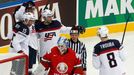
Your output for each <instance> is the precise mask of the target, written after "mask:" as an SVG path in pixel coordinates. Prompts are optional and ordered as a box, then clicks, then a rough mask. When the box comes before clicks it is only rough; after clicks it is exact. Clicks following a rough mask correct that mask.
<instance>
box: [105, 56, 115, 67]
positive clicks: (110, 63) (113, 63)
mask: <svg viewBox="0 0 134 75" xmlns="http://www.w3.org/2000/svg"><path fill="white" fill-rule="evenodd" d="M107 58H108V60H109V66H110V67H111V68H113V67H116V66H117V62H116V60H115V56H114V53H108V54H107Z"/></svg>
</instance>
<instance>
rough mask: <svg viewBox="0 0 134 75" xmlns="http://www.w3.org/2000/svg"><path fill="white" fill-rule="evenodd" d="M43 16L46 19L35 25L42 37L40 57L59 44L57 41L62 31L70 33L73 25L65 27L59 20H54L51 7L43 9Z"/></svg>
mask: <svg viewBox="0 0 134 75" xmlns="http://www.w3.org/2000/svg"><path fill="white" fill-rule="evenodd" d="M41 16H42V18H43V19H44V21H38V22H36V25H35V28H36V31H37V32H38V34H39V38H40V57H42V56H43V55H44V54H45V53H46V52H47V51H50V50H51V48H52V47H53V46H56V45H57V43H56V42H55V41H57V40H58V38H59V37H60V34H61V33H68V34H69V32H70V30H71V27H65V26H63V25H62V24H61V23H60V22H59V21H57V20H53V13H52V12H51V10H49V9H45V10H42V13H41Z"/></svg>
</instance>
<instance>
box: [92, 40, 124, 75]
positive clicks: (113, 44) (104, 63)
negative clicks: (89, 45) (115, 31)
mask: <svg viewBox="0 0 134 75" xmlns="http://www.w3.org/2000/svg"><path fill="white" fill-rule="evenodd" d="M121 48H122V46H121V44H120V43H119V41H118V40H114V39H113V40H112V39H111V40H107V41H105V42H100V43H98V44H97V45H96V46H95V47H94V53H93V66H94V67H95V68H96V69H99V70H100V73H99V75H125V70H124V65H123V64H124V63H123V61H124V60H125V52H124V50H123V49H122V50H121Z"/></svg>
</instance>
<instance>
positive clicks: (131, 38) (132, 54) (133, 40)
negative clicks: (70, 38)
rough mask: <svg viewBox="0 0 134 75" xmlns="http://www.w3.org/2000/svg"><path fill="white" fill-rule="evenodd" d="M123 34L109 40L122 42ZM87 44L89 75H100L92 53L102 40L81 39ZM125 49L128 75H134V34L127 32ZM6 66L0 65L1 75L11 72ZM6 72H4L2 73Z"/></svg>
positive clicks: (110, 36) (111, 36) (95, 38)
mask: <svg viewBox="0 0 134 75" xmlns="http://www.w3.org/2000/svg"><path fill="white" fill-rule="evenodd" d="M122 35H123V33H113V34H110V35H109V38H111V39H118V40H120V41H121V39H122ZM80 40H81V41H83V42H84V43H85V44H86V48H87V75H99V71H98V70H96V69H95V68H94V67H93V65H92V52H93V48H94V46H95V44H97V43H98V42H100V39H99V38H98V37H97V36H95V37H89V38H84V39H80ZM124 49H125V50H126V52H127V57H126V58H127V59H126V62H125V69H126V73H127V75H134V69H133V68H134V50H133V49H134V32H127V33H126V35H125V39H124ZM6 66H7V67H9V66H11V64H7V65H6ZM6 66H1V65H0V75H8V74H2V73H4V72H5V73H7V72H10V69H9V68H8V69H5V67H6ZM2 70H4V71H2Z"/></svg>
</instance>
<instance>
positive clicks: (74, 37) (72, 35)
mask: <svg viewBox="0 0 134 75" xmlns="http://www.w3.org/2000/svg"><path fill="white" fill-rule="evenodd" d="M70 36H71V39H72V40H77V39H78V37H79V34H77V33H76V34H70Z"/></svg>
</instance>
